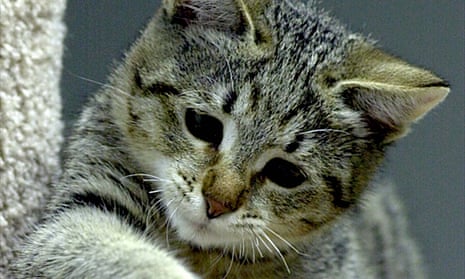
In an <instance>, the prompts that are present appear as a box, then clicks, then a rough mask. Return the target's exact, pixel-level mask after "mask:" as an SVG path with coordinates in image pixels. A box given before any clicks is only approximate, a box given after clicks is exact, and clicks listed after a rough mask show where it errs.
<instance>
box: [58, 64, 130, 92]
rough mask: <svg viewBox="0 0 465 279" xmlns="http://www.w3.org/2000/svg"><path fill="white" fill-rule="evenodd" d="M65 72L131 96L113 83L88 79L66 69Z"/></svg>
mask: <svg viewBox="0 0 465 279" xmlns="http://www.w3.org/2000/svg"><path fill="white" fill-rule="evenodd" d="M66 72H67V73H68V74H70V75H72V76H73V77H75V78H78V79H80V80H83V81H87V82H89V83H92V84H96V85H100V86H102V87H103V88H109V89H114V90H116V91H117V92H119V93H121V94H123V95H125V96H126V97H131V98H132V95H131V94H129V93H128V92H125V91H123V90H121V89H120V88H118V87H115V86H113V85H110V84H107V83H104V82H100V81H96V80H93V79H90V78H86V77H84V76H80V75H77V74H75V73H73V72H71V71H69V70H66Z"/></svg>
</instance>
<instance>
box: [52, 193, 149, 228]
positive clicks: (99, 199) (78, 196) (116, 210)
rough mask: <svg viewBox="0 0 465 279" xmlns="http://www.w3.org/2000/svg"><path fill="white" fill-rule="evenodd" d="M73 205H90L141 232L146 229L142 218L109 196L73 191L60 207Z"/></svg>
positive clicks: (68, 207) (73, 206)
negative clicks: (118, 218)
mask: <svg viewBox="0 0 465 279" xmlns="http://www.w3.org/2000/svg"><path fill="white" fill-rule="evenodd" d="M75 207H92V208H96V209H99V210H102V211H104V212H111V213H113V214H115V215H117V216H118V217H120V218H121V220H122V221H124V222H127V223H129V224H130V225H132V226H133V227H135V228H138V229H140V230H141V231H142V232H143V231H145V229H146V224H145V222H144V221H143V220H140V219H139V218H138V217H136V216H135V215H134V214H133V213H132V212H131V211H130V210H129V209H128V208H127V207H126V206H124V205H123V204H121V203H120V202H119V201H116V200H114V199H113V198H111V197H103V196H100V195H97V194H95V193H89V192H87V193H74V194H72V195H71V197H70V200H69V201H68V202H66V203H63V204H62V205H61V208H62V209H65V208H66V209H72V208H75Z"/></svg>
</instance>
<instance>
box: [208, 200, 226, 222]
mask: <svg viewBox="0 0 465 279" xmlns="http://www.w3.org/2000/svg"><path fill="white" fill-rule="evenodd" d="M205 201H206V203H207V217H208V218H209V219H213V218H216V217H219V216H221V215H223V214H225V213H228V212H231V211H232V210H231V209H229V208H228V207H227V206H226V205H224V204H223V203H221V202H219V201H217V200H214V199H212V198H209V197H205Z"/></svg>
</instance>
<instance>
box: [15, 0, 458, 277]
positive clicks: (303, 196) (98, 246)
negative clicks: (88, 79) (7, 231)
mask: <svg viewBox="0 0 465 279" xmlns="http://www.w3.org/2000/svg"><path fill="white" fill-rule="evenodd" d="M448 91H449V89H448V85H447V84H446V83H445V82H444V81H443V80H441V79H440V78H438V77H436V76H434V75H433V74H431V73H430V72H428V71H425V70H422V69H419V68H416V67H413V66H410V65H409V64H407V63H405V62H403V61H401V60H399V59H397V58H395V57H392V56H390V55H388V54H386V53H384V52H383V51H381V50H379V49H378V48H377V47H376V46H375V44H374V43H373V42H372V41H371V40H370V39H367V38H365V37H363V36H362V35H359V34H355V33H351V32H350V31H348V30H347V29H346V28H345V27H343V26H341V25H340V24H339V23H338V22H337V21H335V20H333V19H331V18H329V17H328V15H326V14H325V13H323V12H321V11H320V10H318V9H317V8H316V7H314V5H313V4H311V3H310V4H307V5H305V4H302V3H298V2H295V1H291V0H285V1H279V0H266V1H258V0H225V1H207V0H165V1H163V4H162V7H161V9H160V10H159V11H158V13H157V14H156V16H155V17H154V18H153V19H152V20H151V22H150V23H149V24H148V26H147V28H146V29H145V31H144V32H143V34H142V35H141V38H140V39H138V41H137V42H136V43H135V44H134V46H133V47H132V48H131V50H130V51H129V52H128V54H127V56H126V58H125V60H124V62H122V64H121V65H120V66H119V67H118V68H117V69H116V71H115V72H114V74H113V75H112V77H111V78H110V80H109V82H108V85H106V86H104V87H103V88H102V90H101V91H100V92H98V93H97V94H96V95H95V97H93V98H92V100H91V101H90V102H89V104H88V105H87V106H86V108H85V110H84V111H83V113H82V116H81V118H80V120H79V121H78V123H77V124H76V128H75V132H74V137H73V138H72V140H71V142H70V144H69V146H68V148H67V159H66V160H65V162H64V169H63V174H62V176H61V178H60V180H59V181H58V183H56V185H54V195H53V197H52V199H51V201H50V204H49V207H48V213H47V215H46V216H45V217H44V219H43V221H42V223H41V224H40V225H39V226H38V228H37V229H36V231H35V232H34V233H32V234H31V235H30V236H29V238H28V241H27V243H26V244H25V245H24V246H23V248H22V250H21V255H20V257H19V259H18V261H17V264H16V267H15V270H16V276H17V277H18V278H30V277H35V278H100V279H102V278H162V279H168V278H182V279H186V278H187V279H188V278H231V279H232V278H267V279H269V278H297V279H299V278H423V277H424V274H423V271H422V267H421V260H420V258H419V256H418V253H417V252H416V248H415V245H414V244H413V243H412V241H411V239H410V238H409V236H408V234H407V232H406V228H405V227H406V224H405V220H404V217H403V215H402V211H401V208H400V205H399V204H398V202H397V199H396V197H395V194H394V193H393V192H392V187H391V186H390V185H389V184H386V183H381V182H379V179H376V178H375V177H376V170H377V167H378V166H379V165H380V163H381V161H382V159H383V157H384V154H385V151H386V148H388V147H389V146H390V145H391V144H392V143H393V142H394V141H396V140H397V139H399V138H400V137H402V136H404V135H405V134H406V132H407V131H408V129H409V126H410V125H411V124H412V123H413V122H415V121H416V120H418V119H419V118H421V117H422V116H423V115H424V114H425V113H427V112H428V111H429V110H430V109H431V108H433V107H434V106H436V105H437V104H438V103H439V102H441V101H442V100H443V99H444V98H445V96H446V95H447V93H448ZM377 181H378V182H377Z"/></svg>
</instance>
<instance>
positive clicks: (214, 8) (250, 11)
mask: <svg viewBox="0 0 465 279" xmlns="http://www.w3.org/2000/svg"><path fill="white" fill-rule="evenodd" d="M268 3H269V1H268V0H265V1H258V0H225V1H211V0H164V1H163V10H164V12H165V14H166V16H167V17H168V18H169V19H170V20H171V22H172V23H173V24H178V25H180V26H182V27H187V26H191V25H197V26H203V27H206V28H212V29H216V30H219V31H224V32H232V33H236V34H239V35H242V34H244V33H247V34H248V35H249V36H251V37H252V38H253V39H254V40H256V37H257V34H258V33H257V25H260V24H258V21H259V16H260V15H262V14H263V10H264V9H265V8H266V7H267V4H268Z"/></svg>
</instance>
